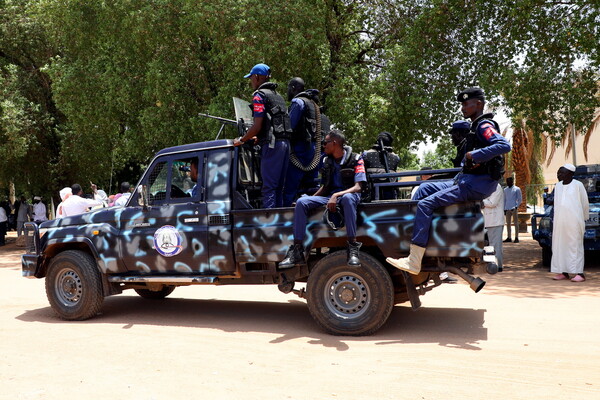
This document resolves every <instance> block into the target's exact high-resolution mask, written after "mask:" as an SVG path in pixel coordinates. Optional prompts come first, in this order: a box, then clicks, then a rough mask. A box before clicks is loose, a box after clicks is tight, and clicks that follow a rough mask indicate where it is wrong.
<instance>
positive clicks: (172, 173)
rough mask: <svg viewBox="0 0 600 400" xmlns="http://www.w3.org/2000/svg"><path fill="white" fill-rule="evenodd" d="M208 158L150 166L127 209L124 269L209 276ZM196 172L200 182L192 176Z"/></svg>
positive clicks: (183, 157)
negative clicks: (143, 194)
mask: <svg viewBox="0 0 600 400" xmlns="http://www.w3.org/2000/svg"><path fill="white" fill-rule="evenodd" d="M204 157H205V154H204V153H203V152H195V153H186V154H177V155H171V156H169V155H165V156H163V157H159V158H157V159H156V160H154V162H153V163H152V164H151V165H150V168H148V170H147V171H146V173H145V175H144V177H143V178H142V180H141V183H140V185H141V186H142V187H146V188H147V191H148V207H147V208H146V209H144V208H143V207H142V205H140V204H139V203H140V202H139V199H140V197H141V196H140V194H139V192H137V191H136V192H134V194H133V195H132V196H131V199H130V201H129V202H128V204H127V206H126V207H124V208H123V210H122V212H121V215H120V218H119V221H120V224H121V225H120V233H119V235H120V240H119V243H120V251H121V255H122V258H123V260H124V263H125V266H126V267H127V269H128V270H129V271H131V272H135V273H141V274H167V275H179V274H193V275H194V274H195V275H198V274H209V267H208V248H207V243H208V242H207V221H206V217H207V210H206V202H205V199H204V179H203V177H204V173H205V170H204V164H205V160H204ZM195 170H197V177H196V182H195V181H194V177H193V176H192V174H194V173H195Z"/></svg>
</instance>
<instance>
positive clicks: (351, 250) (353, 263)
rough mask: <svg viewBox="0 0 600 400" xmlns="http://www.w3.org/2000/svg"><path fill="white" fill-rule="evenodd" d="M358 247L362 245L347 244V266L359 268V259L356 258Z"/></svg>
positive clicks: (357, 243) (355, 243) (358, 243)
mask: <svg viewBox="0 0 600 400" xmlns="http://www.w3.org/2000/svg"><path fill="white" fill-rule="evenodd" d="M360 246H362V243H360V242H354V243H350V242H348V261H347V262H348V265H349V266H350V267H360V259H359V258H358V251H359V250H360Z"/></svg>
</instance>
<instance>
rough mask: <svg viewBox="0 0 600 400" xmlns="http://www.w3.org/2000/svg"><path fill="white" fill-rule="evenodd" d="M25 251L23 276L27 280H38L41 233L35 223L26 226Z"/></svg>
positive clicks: (22, 267) (22, 268) (40, 258)
mask: <svg viewBox="0 0 600 400" xmlns="http://www.w3.org/2000/svg"><path fill="white" fill-rule="evenodd" d="M24 234H25V249H26V253H25V254H23V255H22V256H21V275H22V276H24V277H26V278H37V276H36V272H37V271H38V268H39V266H40V264H41V260H42V256H41V251H40V233H39V229H38V226H37V224H36V223H35V222H27V223H26V224H25V233H24Z"/></svg>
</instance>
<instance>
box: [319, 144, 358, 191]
mask: <svg viewBox="0 0 600 400" xmlns="http://www.w3.org/2000/svg"><path fill="white" fill-rule="evenodd" d="M344 150H346V156H345V157H344V159H343V160H342V162H341V168H340V173H341V175H342V176H341V178H342V179H341V181H342V186H343V189H342V190H346V189H350V188H351V187H352V186H354V175H355V174H354V169H355V167H356V165H357V164H358V160H359V159H360V155H359V154H356V153H353V152H352V147H350V146H344ZM334 163H335V160H334V159H333V157H330V156H325V157H323V168H322V169H321V176H322V179H323V182H324V184H323V186H325V188H326V195H330V194H331V190H332V189H333V174H334V171H335V167H334Z"/></svg>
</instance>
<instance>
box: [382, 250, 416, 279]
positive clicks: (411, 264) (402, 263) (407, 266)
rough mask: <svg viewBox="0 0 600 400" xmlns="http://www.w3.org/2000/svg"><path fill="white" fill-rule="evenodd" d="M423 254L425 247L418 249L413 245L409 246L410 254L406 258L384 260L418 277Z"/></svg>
mask: <svg viewBox="0 0 600 400" xmlns="http://www.w3.org/2000/svg"><path fill="white" fill-rule="evenodd" d="M423 254H425V247H419V246H417V245H415V244H411V245H410V254H409V255H408V257H406V258H391V257H388V258H386V259H385V261H387V262H388V263H390V264H392V265H393V266H394V267H396V268H398V269H401V270H403V271H407V272H409V273H411V274H413V275H418V274H419V272H421V260H423Z"/></svg>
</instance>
